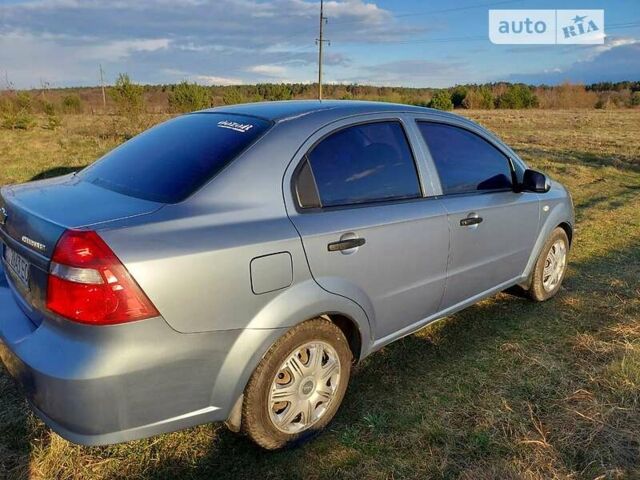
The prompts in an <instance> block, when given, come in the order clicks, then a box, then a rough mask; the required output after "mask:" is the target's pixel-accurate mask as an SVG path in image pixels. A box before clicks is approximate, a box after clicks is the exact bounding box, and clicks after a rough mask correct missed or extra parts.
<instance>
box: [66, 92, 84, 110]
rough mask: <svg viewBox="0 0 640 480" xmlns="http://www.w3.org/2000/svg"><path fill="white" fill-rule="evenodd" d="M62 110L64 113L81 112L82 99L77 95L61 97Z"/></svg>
mask: <svg viewBox="0 0 640 480" xmlns="http://www.w3.org/2000/svg"><path fill="white" fill-rule="evenodd" d="M62 111H63V112H65V113H82V100H80V97H79V96H78V95H65V96H64V97H62Z"/></svg>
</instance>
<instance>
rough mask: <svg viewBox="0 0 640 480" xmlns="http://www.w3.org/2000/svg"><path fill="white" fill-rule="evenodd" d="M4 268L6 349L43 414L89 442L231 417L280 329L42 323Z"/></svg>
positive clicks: (0, 313) (65, 433) (1, 318)
mask: <svg viewBox="0 0 640 480" xmlns="http://www.w3.org/2000/svg"><path fill="white" fill-rule="evenodd" d="M13 295H14V293H13V291H12V290H11V288H10V287H9V285H8V284H7V283H6V282H4V272H3V271H2V267H1V266H0V357H1V359H2V361H3V363H4V364H5V366H6V367H7V370H8V371H9V372H10V373H11V375H12V376H13V377H15V378H16V379H17V380H18V382H19V383H20V385H21V386H22V388H23V390H24V392H25V393H26V396H27V398H28V400H29V402H30V403H31V405H32V406H33V408H34V410H35V412H36V413H37V414H38V416H40V417H41V418H42V420H43V421H44V422H45V423H46V424H47V425H48V426H50V427H51V428H52V429H53V430H54V431H56V432H57V433H59V434H60V435H61V436H62V437H64V438H66V439H68V440H70V441H72V442H74V443H78V444H82V445H105V444H113V443H119V442H124V441H129V440H134V439H138V438H143V437H148V436H152V435H156V434H159V433H165V432H170V431H175V430H179V429H182V428H187V427H190V426H193V425H197V424H201V423H206V422H211V421H220V420H225V419H226V418H227V417H228V415H229V413H230V411H231V409H232V407H233V405H234V404H235V402H236V400H237V399H238V397H239V396H240V394H241V393H242V391H243V389H244V386H245V385H246V382H247V380H248V378H249V376H250V374H251V372H252V371H253V369H254V368H255V365H256V364H257V363H258V362H259V360H260V358H261V357H262V354H263V353H264V351H266V349H267V348H268V347H269V345H271V343H272V342H273V341H275V339H276V338H277V337H278V336H279V335H280V334H281V331H280V330H279V329H274V330H227V331H216V332H207V333H196V334H182V333H178V332H176V331H175V330H173V329H171V327H169V325H168V324H167V323H166V322H165V321H164V319H162V318H160V317H159V318H154V319H149V320H143V321H140V322H132V323H130V324H125V325H118V326H108V327H91V326H84V325H80V324H75V323H73V322H68V321H65V320H61V319H47V320H45V321H43V323H42V324H41V325H39V326H36V325H35V324H33V323H32V322H31V321H30V320H29V318H28V317H27V316H26V315H25V314H24V312H23V311H22V310H21V308H20V306H19V305H18V304H17V303H16V299H15V298H14V296H13Z"/></svg>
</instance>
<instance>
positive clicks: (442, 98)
mask: <svg viewBox="0 0 640 480" xmlns="http://www.w3.org/2000/svg"><path fill="white" fill-rule="evenodd" d="M429 107H430V108H436V109H438V110H451V109H452V108H453V103H452V102H451V96H450V95H449V92H447V91H445V90H441V91H439V92H437V93H436V94H435V95H434V96H433V97H432V98H431V100H430V101H429Z"/></svg>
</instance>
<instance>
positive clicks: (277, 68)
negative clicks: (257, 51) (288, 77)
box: [247, 65, 287, 77]
mask: <svg viewBox="0 0 640 480" xmlns="http://www.w3.org/2000/svg"><path fill="white" fill-rule="evenodd" d="M247 71H248V72H251V73H257V74H260V75H266V76H268V77H281V76H282V75H285V74H286V73H287V69H286V68H285V67H283V66H281V65H254V66H252V67H249V68H247Z"/></svg>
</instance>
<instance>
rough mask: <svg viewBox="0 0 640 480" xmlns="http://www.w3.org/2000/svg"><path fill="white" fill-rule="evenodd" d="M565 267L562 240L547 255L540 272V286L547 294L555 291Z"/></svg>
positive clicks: (565, 252)
mask: <svg viewBox="0 0 640 480" xmlns="http://www.w3.org/2000/svg"><path fill="white" fill-rule="evenodd" d="M566 265H567V246H566V245H565V243H564V242H563V241H562V240H557V241H556V242H555V243H554V244H553V245H551V249H550V250H549V253H548V254H547V258H546V260H545V262H544V271H543V272H542V286H543V287H544V289H545V290H546V291H547V292H550V291H552V290H553V289H555V288H556V287H557V286H558V284H559V283H560V280H562V274H563V273H564V269H565V267H566Z"/></svg>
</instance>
